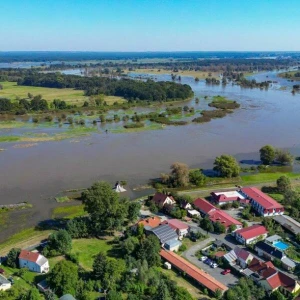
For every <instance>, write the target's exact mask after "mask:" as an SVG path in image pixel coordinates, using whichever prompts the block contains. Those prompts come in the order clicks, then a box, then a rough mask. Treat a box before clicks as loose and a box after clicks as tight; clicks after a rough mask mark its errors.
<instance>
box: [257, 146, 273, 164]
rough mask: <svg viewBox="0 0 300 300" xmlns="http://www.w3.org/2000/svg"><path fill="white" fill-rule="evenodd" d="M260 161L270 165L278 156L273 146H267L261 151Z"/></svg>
mask: <svg viewBox="0 0 300 300" xmlns="http://www.w3.org/2000/svg"><path fill="white" fill-rule="evenodd" d="M259 153H260V160H261V161H262V163H263V164H264V165H270V164H271V163H272V162H273V161H274V159H275V156H276V152H275V148H274V147H273V146H271V145H265V146H263V147H262V148H261V149H260V150H259Z"/></svg>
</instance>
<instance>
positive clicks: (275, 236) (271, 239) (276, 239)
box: [266, 234, 282, 243]
mask: <svg viewBox="0 0 300 300" xmlns="http://www.w3.org/2000/svg"><path fill="white" fill-rule="evenodd" d="M278 240H282V237H281V236H279V235H277V234H274V235H272V236H269V237H268V238H266V242H269V243H273V242H276V241H278Z"/></svg>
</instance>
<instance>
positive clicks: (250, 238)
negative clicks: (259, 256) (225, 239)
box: [232, 225, 268, 245]
mask: <svg viewBox="0 0 300 300" xmlns="http://www.w3.org/2000/svg"><path fill="white" fill-rule="evenodd" d="M232 235H233V236H234V237H235V239H236V240H237V241H238V242H240V243H241V244H243V245H248V244H251V243H253V242H255V241H256V240H257V239H262V240H263V239H265V238H266V237H267V235H268V231H267V229H266V227H264V226H262V225H252V226H249V227H247V228H243V229H239V230H236V231H235V232H234V233H233V234H232Z"/></svg>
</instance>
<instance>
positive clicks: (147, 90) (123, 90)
mask: <svg viewBox="0 0 300 300" xmlns="http://www.w3.org/2000/svg"><path fill="white" fill-rule="evenodd" d="M18 85H26V86H39V87H49V88H74V89H78V90H84V91H85V95H86V96H91V95H98V94H105V95H111V96H120V97H124V98H125V99H127V100H129V101H134V100H143V101H145V100H147V101H160V102H163V101H171V100H184V99H187V98H189V97H191V96H192V95H193V91H192V89H191V87H190V86H189V85H187V84H178V83H174V82H154V81H152V80H147V81H145V82H144V81H136V80H132V79H120V80H117V79H111V78H103V77H102V78H99V77H80V76H75V75H62V74H60V73H48V74H43V73H33V74H28V75H25V76H24V77H23V78H21V79H19V80H18Z"/></svg>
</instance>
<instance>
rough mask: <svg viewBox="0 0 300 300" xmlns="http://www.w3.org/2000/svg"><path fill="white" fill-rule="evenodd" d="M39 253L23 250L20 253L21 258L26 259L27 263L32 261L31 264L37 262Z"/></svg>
mask: <svg viewBox="0 0 300 300" xmlns="http://www.w3.org/2000/svg"><path fill="white" fill-rule="evenodd" d="M39 255H40V254H39V253H38V252H30V251H27V250H22V251H21V252H20V255H19V258H21V259H25V260H27V261H31V262H36V261H37V260H38V258H39Z"/></svg>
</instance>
